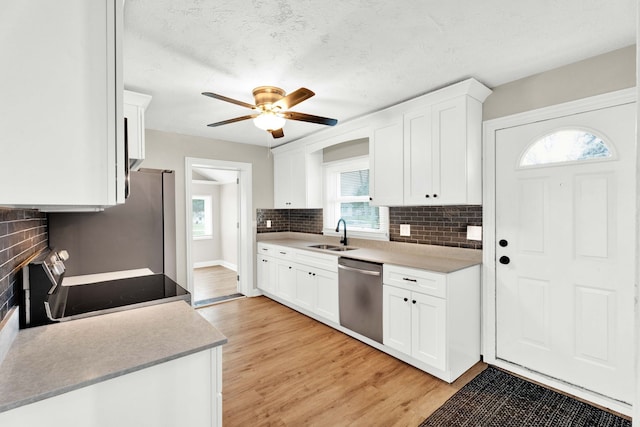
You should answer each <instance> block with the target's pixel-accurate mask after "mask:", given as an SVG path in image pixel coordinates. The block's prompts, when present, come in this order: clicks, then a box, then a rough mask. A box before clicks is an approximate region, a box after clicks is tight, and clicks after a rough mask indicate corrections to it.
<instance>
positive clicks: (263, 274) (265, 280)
mask: <svg viewBox="0 0 640 427" xmlns="http://www.w3.org/2000/svg"><path fill="white" fill-rule="evenodd" d="M257 268H258V288H259V289H262V290H263V291H267V292H274V291H275V280H276V263H275V260H274V259H273V258H271V257H268V256H263V255H258V265H257Z"/></svg>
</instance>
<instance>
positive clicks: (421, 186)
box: [404, 107, 439, 205]
mask: <svg viewBox="0 0 640 427" xmlns="http://www.w3.org/2000/svg"><path fill="white" fill-rule="evenodd" d="M431 136H432V132H431V107H425V108H422V109H420V110H417V111H414V112H411V113H408V114H405V115H404V204H405V205H425V204H432V203H435V202H436V201H437V200H438V196H439V195H438V192H439V190H436V189H435V187H434V179H433V175H434V166H433V165H434V163H436V164H437V160H439V159H437V158H436V157H434V155H436V154H437V153H438V151H439V150H438V147H434V144H433V139H432V138H431Z"/></svg>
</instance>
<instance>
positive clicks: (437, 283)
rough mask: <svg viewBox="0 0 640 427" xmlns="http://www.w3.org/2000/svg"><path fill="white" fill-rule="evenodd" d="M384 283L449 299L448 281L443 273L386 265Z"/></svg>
mask: <svg viewBox="0 0 640 427" xmlns="http://www.w3.org/2000/svg"><path fill="white" fill-rule="evenodd" d="M382 281H383V283H384V284H385V285H393V286H397V287H399V288H403V289H407V290H410V291H416V292H421V293H423V294H427V295H432V296H434V297H439V298H446V297H447V288H446V285H447V279H446V275H445V274H442V273H434V272H431V271H426V270H420V269H417V268H409V267H401V266H398V265H390V264H384V266H383V267H382Z"/></svg>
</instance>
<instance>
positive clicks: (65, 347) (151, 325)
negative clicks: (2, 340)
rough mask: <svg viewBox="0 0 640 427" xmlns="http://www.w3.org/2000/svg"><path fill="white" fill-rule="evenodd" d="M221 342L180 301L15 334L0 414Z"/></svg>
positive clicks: (0, 374)
mask: <svg viewBox="0 0 640 427" xmlns="http://www.w3.org/2000/svg"><path fill="white" fill-rule="evenodd" d="M226 342H227V338H226V337H225V336H224V335H222V333H221V332H220V331H218V330H217V329H216V328H215V327H214V326H213V325H211V324H210V323H209V322H208V321H206V320H205V319H204V318H203V317H202V316H200V314H198V313H197V312H196V311H195V310H194V309H193V308H191V306H189V305H188V304H187V303H185V302H184V301H177V302H171V303H165V304H157V305H153V306H149V307H144V308H139V309H134V310H126V311H121V312H118V313H111V314H105V315H102V316H95V317H88V318H86V319H79V320H74V321H70V322H62V323H56V324H52V325H46V326H39V327H36V328H30V329H24V330H20V332H19V333H18V336H17V337H16V338H15V340H14V342H13V345H12V346H11V348H10V350H9V352H8V354H7V356H6V358H5V360H4V361H3V362H2V364H0V412H3V411H7V410H9V409H12V408H16V407H19V406H22V405H26V404H29V403H33V402H36V401H39V400H43V399H46V398H48V397H52V396H56V395H59V394H62V393H65V392H68V391H71V390H75V389H78V388H81V387H85V386H88V385H91V384H95V383H97V382H100V381H105V380H108V379H110V378H114V377H118V376H120V375H125V374H128V373H131V372H134V371H138V370H140V369H144V368H147V367H150V366H153V365H157V364H160V363H163V362H167V361H169V360H173V359H177V358H179V357H183V356H186V355H189V354H192V353H197V352H199V351H203V350H206V349H209V348H212V347H217V346H219V345H222V344H224V343H226Z"/></svg>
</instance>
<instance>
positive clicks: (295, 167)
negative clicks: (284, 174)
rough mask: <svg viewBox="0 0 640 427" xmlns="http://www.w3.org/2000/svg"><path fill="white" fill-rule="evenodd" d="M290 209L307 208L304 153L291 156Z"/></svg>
mask: <svg viewBox="0 0 640 427" xmlns="http://www.w3.org/2000/svg"><path fill="white" fill-rule="evenodd" d="M289 161H290V164H291V167H290V176H289V187H290V191H289V202H290V205H289V206H287V207H289V208H296V209H304V208H306V207H307V174H306V162H305V154H304V152H303V151H300V152H295V153H291V154H289Z"/></svg>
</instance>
